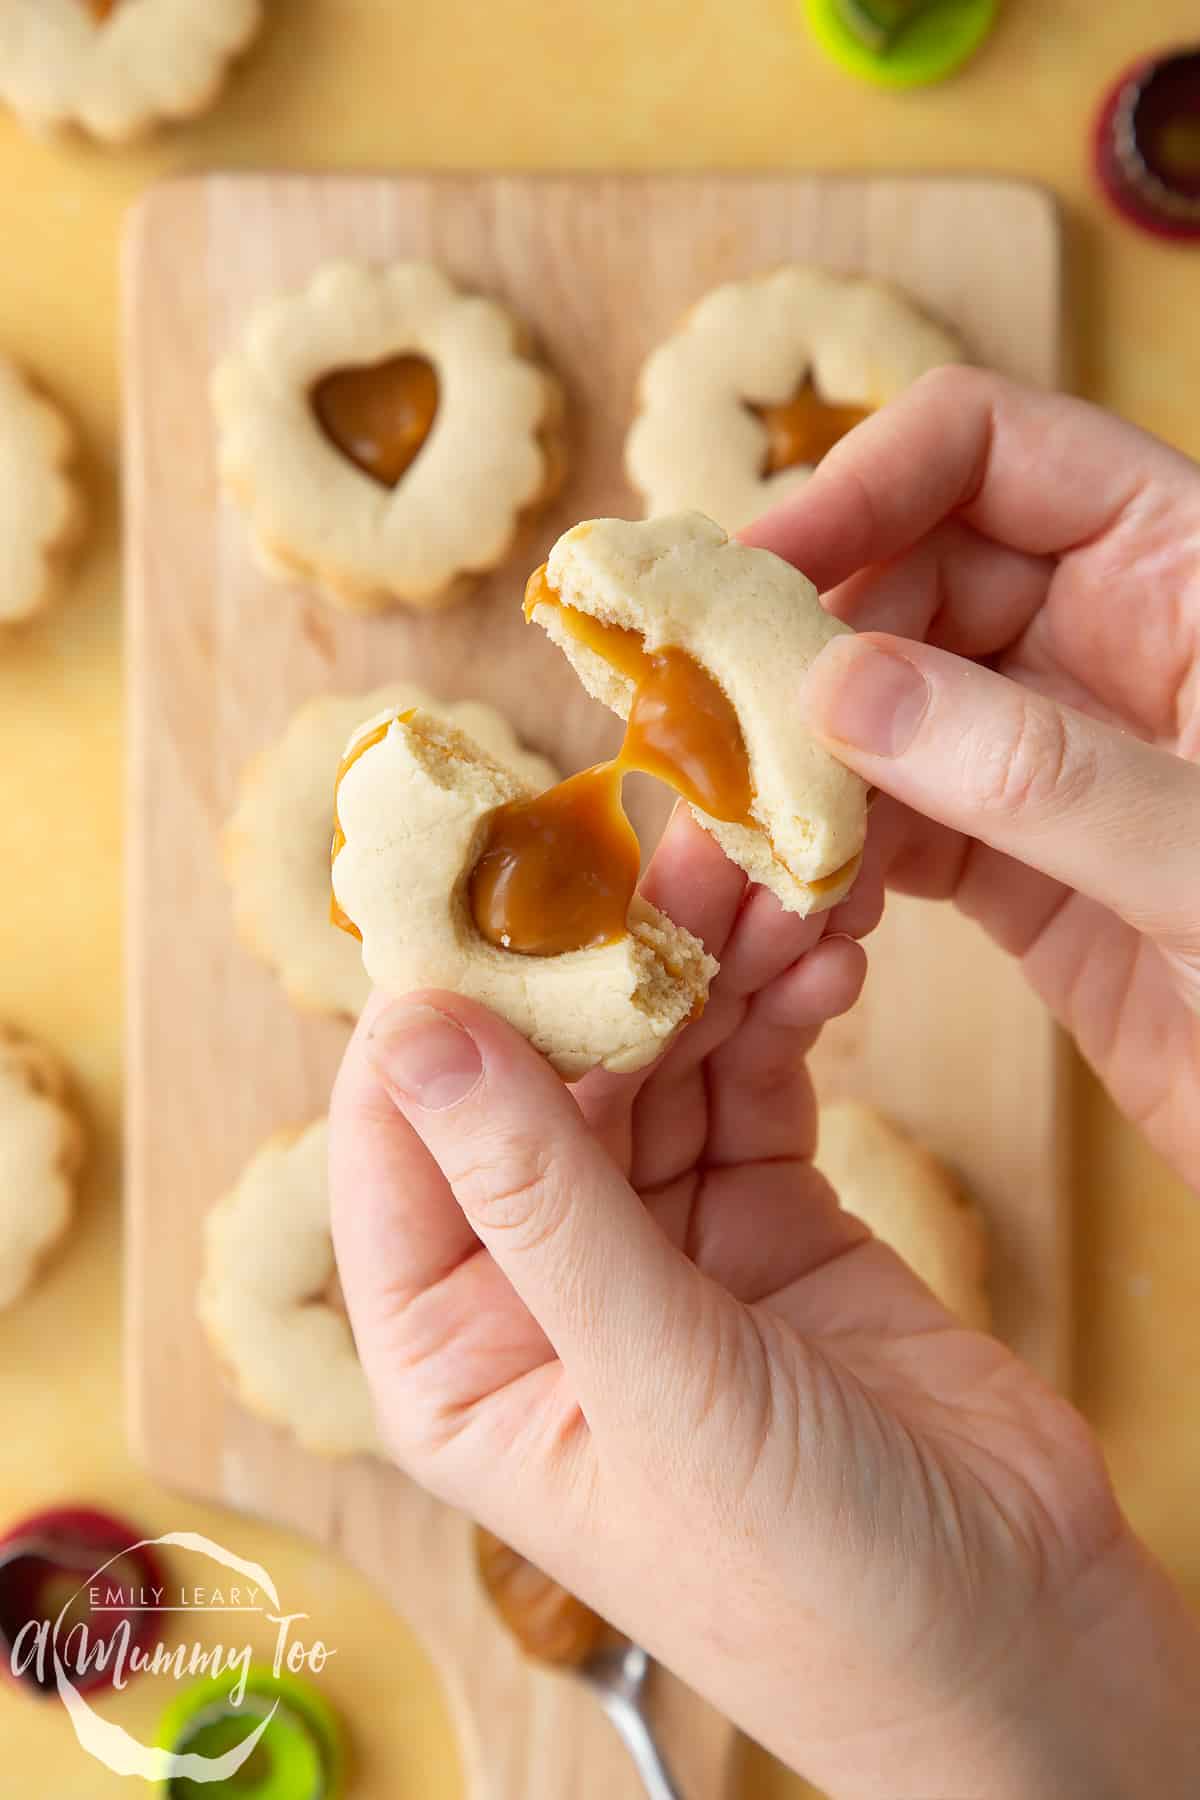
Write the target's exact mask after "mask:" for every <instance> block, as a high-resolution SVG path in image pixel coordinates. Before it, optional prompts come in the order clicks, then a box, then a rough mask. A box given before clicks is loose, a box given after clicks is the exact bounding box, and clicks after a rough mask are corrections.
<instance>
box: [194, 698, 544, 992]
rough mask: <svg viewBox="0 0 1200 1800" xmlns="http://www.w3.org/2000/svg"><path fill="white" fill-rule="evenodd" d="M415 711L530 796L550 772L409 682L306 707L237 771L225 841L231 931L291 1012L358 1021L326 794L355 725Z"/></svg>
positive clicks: (353, 950) (472, 713) (352, 953)
mask: <svg viewBox="0 0 1200 1800" xmlns="http://www.w3.org/2000/svg"><path fill="white" fill-rule="evenodd" d="M408 707H419V708H421V709H422V710H423V711H425V712H429V713H431V714H433V715H434V716H435V717H438V718H443V719H448V720H449V721H450V722H451V723H453V724H455V725H457V726H458V727H459V729H460V730H462V731H465V732H466V733H467V734H468V735H469V736H470V737H471V738H473V739H474V741H475V742H476V743H477V744H480V745H481V746H482V747H483V749H484V750H486V751H487V752H488V754H489V755H491V756H493V757H495V759H496V761H497V762H500V763H504V764H506V765H507V766H508V767H509V768H511V769H514V770H515V771H516V772H517V774H518V775H520V776H521V778H522V779H523V780H525V781H527V782H529V783H531V784H532V785H533V786H534V787H548V786H549V785H550V783H551V782H553V781H555V780H556V779H557V774H556V771H555V769H554V767H553V765H552V764H551V763H549V762H547V761H546V759H545V758H544V757H542V756H538V755H536V754H535V753H534V752H533V751H531V750H525V749H523V748H522V747H521V745H520V743H519V742H518V739H517V737H516V734H515V733H514V731H513V729H512V727H511V725H510V724H509V723H508V720H507V719H506V718H504V716H503V714H501V713H498V712H497V711H496V710H495V708H494V707H491V706H485V705H483V704H482V702H480V701H477V700H460V701H449V702H444V703H443V702H441V701H438V700H434V699H432V698H431V697H430V696H429V695H428V694H426V693H424V692H423V691H422V689H420V688H418V687H415V686H414V685H413V684H412V682H407V681H398V682H393V683H392V684H391V685H389V686H388V687H385V688H380V689H378V690H377V691H376V692H375V693H372V694H363V695H353V694H350V695H342V694H327V695H324V696H323V697H322V698H320V699H318V700H313V701H310V702H309V704H308V705H307V706H304V707H301V709H300V711H299V712H298V713H297V714H296V715H295V717H294V718H293V719H292V721H291V723H290V724H289V725H288V727H287V729H286V731H285V732H284V734H283V736H282V737H281V738H279V739H278V741H277V742H276V743H274V744H272V745H271V746H270V747H269V748H268V749H266V750H264V751H262V752H261V754H260V755H259V756H257V757H256V758H255V759H254V761H253V762H252V763H251V764H250V765H249V767H248V768H247V769H246V770H245V772H244V774H243V776H242V782H241V790H240V794H239V798H238V804H237V810H236V811H235V812H234V815H233V817H232V819H231V820H230V822H229V826H228V829H227V830H226V833H225V866H226V869H227V871H228V874H229V880H230V883H231V885H232V888H233V909H234V917H235V919H236V921H237V926H238V931H239V933H240V935H241V937H242V939H243V941H244V942H245V943H246V944H247V945H248V947H249V948H250V949H252V950H254V951H255V952H256V953H257V954H258V955H259V956H261V957H262V959H263V961H264V962H266V963H268V964H270V966H271V967H272V968H273V969H274V970H275V971H276V973H277V974H278V976H279V979H280V980H281V981H282V983H283V985H284V987H285V989H286V990H287V994H288V998H289V999H290V1000H291V1001H292V1002H293V1004H294V1005H296V1006H300V1007H303V1008H305V1009H306V1010H310V1011H314V1012H331V1013H343V1014H346V1015H348V1016H349V1017H351V1018H356V1017H357V1016H358V1014H359V1013H360V1012H361V1011H362V1009H363V1007H364V1005H365V1004H366V1000H367V995H368V994H369V993H370V991H371V984H370V981H369V980H368V978H367V973H366V970H365V969H364V968H363V962H362V957H361V955H360V954H359V951H358V947H357V945H356V944H355V943H354V942H353V941H352V940H351V939H350V938H349V937H347V936H346V934H345V933H344V932H341V931H335V930H334V928H333V926H332V925H331V923H330V918H329V844H330V840H331V838H332V836H333V786H334V778H335V776H336V774H337V768H338V763H339V761H340V759H341V755H342V752H343V750H344V749H345V747H346V744H347V742H348V741H349V739H350V736H351V734H352V733H353V732H354V730H355V727H356V726H358V725H361V724H362V723H363V721H364V720H365V719H372V718H375V717H377V716H378V715H379V714H380V713H383V712H386V711H388V710H389V709H392V710H396V711H403V710H404V709H406V708H408Z"/></svg>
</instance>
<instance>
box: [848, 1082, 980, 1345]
mask: <svg viewBox="0 0 1200 1800" xmlns="http://www.w3.org/2000/svg"><path fill="white" fill-rule="evenodd" d="M816 1166H817V1167H818V1169H820V1171H821V1173H822V1174H823V1175H824V1176H825V1177H826V1179H827V1180H828V1181H829V1183H830V1185H831V1186H832V1187H833V1189H834V1191H835V1192H836V1194H837V1196H838V1198H839V1200H840V1201H841V1203H842V1205H843V1206H844V1207H845V1209H846V1211H847V1212H851V1213H853V1214H854V1215H855V1217H856V1218H859V1219H861V1220H862V1221H863V1223H864V1224H865V1225H869V1226H870V1227H871V1230H872V1231H873V1232H874V1233H875V1235H876V1237H878V1238H880V1239H881V1240H882V1241H883V1242H884V1243H885V1244H888V1245H890V1246H891V1248H892V1249H893V1250H894V1251H895V1252H896V1254H897V1255H898V1256H900V1257H901V1258H903V1260H904V1261H905V1262H906V1263H907V1264H908V1265H909V1267H910V1268H911V1269H913V1270H915V1271H916V1273H917V1274H918V1275H919V1276H920V1277H921V1280H922V1281H923V1282H924V1283H925V1285H926V1286H927V1287H928V1288H930V1289H932V1291H933V1292H934V1293H935V1294H936V1295H937V1297H938V1299H939V1300H940V1301H941V1302H942V1304H943V1305H944V1306H946V1307H947V1308H948V1309H949V1310H950V1311H951V1312H952V1313H955V1314H956V1315H957V1316H958V1318H960V1319H961V1320H962V1322H963V1324H964V1325H970V1326H971V1327H973V1328H974V1329H975V1330H978V1331H986V1330H987V1329H988V1328H989V1325H990V1323H991V1308H990V1306H989V1304H988V1296H987V1287H986V1274H987V1249H988V1246H987V1232H986V1229H985V1227H984V1223H983V1220H982V1218H981V1217H980V1215H979V1212H978V1211H977V1209H976V1208H975V1206H973V1205H972V1203H971V1202H970V1201H969V1200H968V1199H967V1197H966V1196H965V1195H964V1194H963V1192H962V1190H961V1188H960V1187H959V1186H958V1183H957V1182H956V1181H955V1180H954V1177H953V1176H952V1175H951V1174H950V1171H949V1170H948V1169H947V1168H946V1167H945V1165H944V1164H943V1163H941V1162H939V1161H938V1159H937V1157H936V1156H934V1155H933V1154H932V1153H931V1152H930V1151H928V1150H926V1149H924V1148H923V1147H922V1146H921V1145H920V1144H917V1143H914V1142H913V1140H912V1138H910V1137H907V1136H906V1135H905V1133H904V1132H902V1131H900V1130H899V1129H898V1128H897V1127H896V1126H895V1125H893V1124H892V1123H891V1122H890V1120H888V1119H886V1118H885V1117H884V1116H883V1114H882V1113H879V1112H876V1110H875V1108H874V1107H873V1106H865V1105H863V1104H862V1102H861V1101H856V1100H842V1101H838V1102H837V1103H836V1104H833V1105H830V1106H823V1107H822V1108H821V1115H820V1126H819V1133H818V1142H817V1155H816Z"/></svg>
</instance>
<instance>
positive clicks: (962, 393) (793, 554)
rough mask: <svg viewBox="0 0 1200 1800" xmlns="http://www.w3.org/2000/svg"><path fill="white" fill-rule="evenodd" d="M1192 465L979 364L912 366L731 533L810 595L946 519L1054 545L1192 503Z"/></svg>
mask: <svg viewBox="0 0 1200 1800" xmlns="http://www.w3.org/2000/svg"><path fill="white" fill-rule="evenodd" d="M1196 477H1197V466H1196V464H1195V463H1193V462H1192V461H1191V459H1190V458H1189V457H1186V456H1183V455H1182V454H1181V453H1179V452H1178V451H1175V450H1171V449H1169V448H1168V447H1167V445H1165V444H1163V443H1160V442H1159V440H1158V439H1157V438H1154V437H1151V436H1150V435H1149V433H1147V432H1144V431H1140V430H1139V429H1138V428H1137V427H1136V426H1134V425H1129V424H1126V423H1125V422H1124V421H1123V420H1120V419H1116V418H1114V417H1113V416H1112V415H1111V414H1109V413H1106V412H1102V411H1101V410H1100V408H1098V407H1095V406H1090V405H1088V404H1087V403H1086V402H1085V401H1082V400H1074V399H1070V398H1069V397H1067V396H1066V395H1063V394H1056V393H1046V392H1044V391H1041V390H1038V389H1033V388H1025V387H1021V386H1020V385H1019V384H1018V383H1016V382H1012V381H1007V380H1005V379H1004V377H1003V376H1000V375H996V374H993V373H992V372H991V371H990V370H987V369H972V368H966V367H946V368H942V369H934V370H933V371H931V373H930V374H928V375H925V376H922V378H921V379H920V380H919V381H917V382H915V383H914V385H913V386H912V387H911V388H909V389H908V390H907V392H906V393H904V394H901V395H900V397H899V398H898V399H896V400H893V401H892V402H891V403H890V404H889V405H887V406H885V407H883V408H882V409H881V410H880V411H879V412H877V413H874V414H873V415H872V416H871V417H870V418H869V419H867V420H865V421H864V422H863V423H862V424H861V425H859V426H857V427H856V428H855V430H854V431H852V432H851V433H850V434H849V436H848V437H845V438H843V439H842V441H841V443H840V444H838V445H836V446H835V448H834V449H833V450H831V451H830V453H829V455H828V456H826V457H825V458H824V460H823V461H822V462H821V463H820V465H819V466H818V468H817V471H816V473H815V474H814V475H813V477H812V479H811V480H810V481H808V482H806V483H805V485H804V486H803V487H802V488H801V489H800V491H799V492H798V493H797V494H795V495H793V496H792V497H791V498H789V499H788V500H786V501H784V502H783V503H782V505H780V506H777V507H775V508H773V509H772V511H770V512H769V513H766V514H764V516H763V517H762V518H761V519H759V520H757V521H756V522H755V524H753V525H751V526H749V527H747V529H746V530H745V531H742V532H739V534H738V535H739V537H740V538H741V539H742V541H743V542H744V543H748V544H755V545H758V546H760V547H761V548H763V549H767V550H774V551H775V552H776V554H777V555H779V556H782V557H784V558H785V559H786V560H787V561H788V562H790V563H794V564H795V565H796V566H797V567H798V568H801V569H803V570H804V572H805V574H806V575H807V576H808V577H809V579H810V580H811V581H813V582H815V584H816V586H817V588H818V589H819V590H820V592H822V593H825V592H826V591H827V590H828V589H829V588H832V587H836V586H837V585H838V583H839V582H842V581H845V580H846V578H847V577H848V576H850V575H852V574H854V573H855V572H856V571H857V570H858V569H862V568H865V567H867V565H868V564H871V563H878V562H883V561H884V560H885V559H887V558H889V557H894V556H898V555H900V554H902V553H903V552H904V551H906V550H908V549H910V548H911V547H912V546H913V545H914V544H915V543H917V542H918V541H919V540H920V539H921V538H923V537H924V536H925V535H926V534H927V533H928V532H929V531H931V530H932V529H933V528H934V527H935V526H936V525H938V524H940V523H941V521H942V520H943V519H946V518H949V517H951V516H955V517H958V518H961V519H963V520H965V521H966V522H967V523H968V524H970V525H972V526H973V527H974V528H975V529H976V530H977V531H979V532H982V533H983V534H984V535H985V536H987V537H990V538H992V539H993V540H994V541H995V542H997V543H1000V544H1004V545H1007V546H1009V547H1010V548H1012V549H1014V550H1023V551H1028V552H1032V553H1033V554H1034V555H1038V556H1045V555H1062V554H1063V553H1064V552H1066V551H1068V550H1071V549H1072V548H1074V547H1076V546H1077V545H1081V544H1084V543H1088V542H1091V541H1093V540H1095V539H1096V538H1099V537H1103V536H1104V535H1106V534H1107V533H1108V532H1109V531H1111V530H1112V529H1113V528H1114V527H1115V526H1116V525H1117V524H1118V522H1119V521H1120V520H1121V519H1122V517H1123V516H1124V515H1126V514H1127V513H1130V512H1132V511H1134V510H1135V509H1137V508H1139V507H1141V506H1146V507H1147V508H1149V507H1151V506H1152V507H1154V508H1155V510H1156V511H1157V512H1159V513H1161V512H1162V510H1163V509H1164V508H1165V509H1166V510H1167V511H1168V512H1169V511H1170V510H1171V509H1172V508H1173V506H1174V505H1176V504H1178V505H1179V506H1181V507H1184V506H1186V507H1187V508H1188V509H1189V510H1190V511H1192V512H1194V510H1195V494H1196V485H1195V484H1196Z"/></svg>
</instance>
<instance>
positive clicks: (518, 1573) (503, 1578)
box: [475, 1526, 608, 1668]
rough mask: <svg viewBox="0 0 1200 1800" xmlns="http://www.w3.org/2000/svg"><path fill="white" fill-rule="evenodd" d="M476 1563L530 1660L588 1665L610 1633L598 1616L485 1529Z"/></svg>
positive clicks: (478, 1532)
mask: <svg viewBox="0 0 1200 1800" xmlns="http://www.w3.org/2000/svg"><path fill="white" fill-rule="evenodd" d="M475 1559H476V1563H477V1566H478V1568H479V1577H480V1580H481V1581H482V1582H483V1585H484V1588H485V1589H486V1591H487V1594H488V1597H489V1599H490V1600H491V1602H492V1605H493V1606H494V1607H495V1608H496V1611H497V1612H498V1613H499V1615H500V1617H501V1618H502V1619H503V1620H504V1623H505V1624H506V1625H507V1626H508V1629H509V1630H510V1631H511V1632H512V1634H513V1636H514V1637H515V1638H516V1640H517V1642H518V1643H519V1644H520V1646H521V1648H522V1650H524V1652H525V1654H526V1655H527V1656H532V1657H536V1658H537V1660H538V1661H539V1662H545V1663H554V1664H557V1665H558V1666H559V1667H560V1668H570V1667H572V1666H573V1665H577V1664H579V1663H581V1662H585V1661H586V1660H587V1658H588V1657H589V1656H590V1655H591V1653H592V1651H593V1650H594V1649H595V1648H596V1646H597V1644H598V1643H599V1641H600V1639H601V1637H602V1636H603V1635H604V1634H605V1632H606V1631H607V1630H608V1627H607V1626H606V1625H605V1623H604V1620H603V1619H602V1618H601V1617H600V1616H599V1614H598V1613H594V1612H593V1611H592V1610H591V1608H590V1607H589V1606H585V1605H584V1604H583V1601H582V1600H577V1599H576V1598H575V1596H574V1594H571V1593H568V1592H567V1590H566V1588H563V1587H559V1585H558V1583H557V1582H556V1581H551V1579H550V1577H549V1576H548V1575H543V1573H542V1571H541V1570H540V1569H538V1568H535V1567H534V1565H533V1564H532V1563H531V1562H526V1561H525V1558H524V1557H523V1556H518V1555H517V1552H516V1551H515V1550H511V1549H510V1548H509V1546H508V1545H507V1544H505V1543H503V1542H502V1541H501V1539H500V1538H498V1537H493V1535H492V1533H491V1532H490V1531H484V1529H483V1528H482V1526H477V1527H476V1530H475Z"/></svg>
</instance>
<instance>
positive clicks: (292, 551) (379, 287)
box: [213, 262, 563, 612]
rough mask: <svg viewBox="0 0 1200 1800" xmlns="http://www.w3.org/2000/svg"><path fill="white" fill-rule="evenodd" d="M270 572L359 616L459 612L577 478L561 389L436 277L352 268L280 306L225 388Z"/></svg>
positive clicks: (241, 476) (495, 310)
mask: <svg viewBox="0 0 1200 1800" xmlns="http://www.w3.org/2000/svg"><path fill="white" fill-rule="evenodd" d="M213 395H214V403H215V406H216V410H217V416H218V419H219V423H220V438H221V444H220V462H221V472H222V475H223V477H224V480H225V482H226V484H227V486H228V487H229V489H230V490H231V492H232V493H233V494H234V496H235V497H236V499H237V500H238V501H239V502H240V503H241V505H242V506H243V507H244V508H245V510H246V512H247V514H248V515H249V519H250V524H251V528H252V530H253V532H254V535H255V538H256V541H257V545H258V548H259V551H260V554H261V555H262V557H263V558H264V560H265V563H266V566H267V567H268V568H270V569H271V570H272V571H274V572H275V573H277V574H282V575H283V576H284V577H285V578H288V579H291V578H294V577H295V576H297V575H299V576H302V577H310V578H312V579H313V580H315V581H317V582H319V583H320V584H321V585H322V586H324V587H325V588H326V589H327V590H328V592H329V593H330V595H331V597H332V598H333V599H334V600H335V601H337V602H339V603H340V604H341V605H343V606H345V607H349V608H351V609H353V610H357V611H368V612H369V611H376V610H378V609H380V608H382V607H386V606H391V605H394V604H396V603H398V602H400V603H406V604H408V605H410V606H415V607H425V608H427V607H434V606H441V605H444V604H446V603H447V602H448V601H450V600H452V599H454V598H456V597H457V595H458V594H459V593H460V592H461V591H462V586H463V581H464V578H465V577H467V576H469V575H475V574H480V573H482V572H483V571H485V570H487V569H491V568H494V567H495V566H496V564H497V563H499V562H500V561H501V560H502V559H503V557H504V556H505V554H506V553H507V551H508V549H509V546H510V544H511V543H512V541H513V538H514V535H515V533H516V530H517V526H518V524H519V522H520V520H521V517H522V516H523V514H525V513H526V512H528V511H529V510H530V509H531V508H534V507H536V506H539V505H541V504H542V503H543V502H544V501H545V500H547V499H548V498H549V497H550V494H551V493H552V492H553V490H554V488H555V486H556V485H557V483H558V481H559V480H560V479H561V475H562V467H563V464H562V446H561V434H560V423H561V411H562V398H561V390H560V388H559V384H558V382H557V381H556V380H555V379H554V377H553V376H551V375H550V374H549V373H548V372H547V371H546V370H545V369H544V368H542V367H540V366H539V365H538V364H537V363H535V362H533V361H531V360H530V358H529V355H528V353H527V346H526V344H525V342H524V337H523V333H522V331H521V328H520V327H519V326H518V324H517V322H516V321H515V320H514V319H513V317H512V316H511V314H510V313H508V312H507V311H506V310H505V308H504V307H502V306H500V305H498V304H497V303H496V302H495V301H492V300H485V299H483V298H482V297H481V296H480V295H478V294H463V293H460V292H459V290H458V289H457V288H456V287H455V286H454V284H453V282H451V281H450V280H449V278H448V277H447V276H445V275H444V274H442V272H441V270H440V269H437V268H435V267H434V266H433V265H432V264H430V263H423V262H402V263H395V264H393V265H392V266H391V267H389V268H384V269H375V268H367V267H361V266H358V265H355V264H351V263H336V264H331V265H330V266H328V267H326V268H324V269H322V270H321V271H320V272H319V273H318V274H317V275H316V277H315V278H314V279H313V281H312V282H311V283H310V285H309V286H308V287H307V288H306V289H305V290H304V291H303V292H302V293H299V294H292V295H289V296H287V297H286V298H284V299H276V300H273V301H270V302H269V303H268V304H267V305H266V306H264V307H262V308H261V309H260V311H259V312H258V313H256V314H255V316H254V318H253V319H252V320H251V321H250V324H249V327H248V329H247V331H246V333H245V336H244V339H243V341H242V344H241V345H240V347H239V348H238V349H237V350H236V351H235V352H234V354H233V355H232V356H230V357H229V358H227V360H226V361H225V362H224V363H222V365H221V367H220V368H219V369H218V370H217V373H216V376H215V378H214V383H213Z"/></svg>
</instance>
